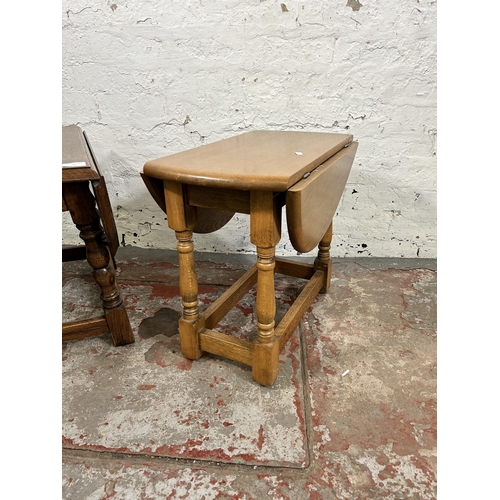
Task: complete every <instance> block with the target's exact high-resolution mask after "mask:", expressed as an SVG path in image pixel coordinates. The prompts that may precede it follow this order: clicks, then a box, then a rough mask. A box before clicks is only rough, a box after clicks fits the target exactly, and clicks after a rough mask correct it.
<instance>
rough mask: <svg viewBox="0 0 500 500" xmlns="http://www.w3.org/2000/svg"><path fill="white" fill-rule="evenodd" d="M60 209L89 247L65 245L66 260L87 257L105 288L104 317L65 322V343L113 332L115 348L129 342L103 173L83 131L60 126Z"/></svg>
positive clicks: (114, 236) (116, 241) (111, 215)
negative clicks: (65, 213) (67, 216)
mask: <svg viewBox="0 0 500 500" xmlns="http://www.w3.org/2000/svg"><path fill="white" fill-rule="evenodd" d="M62 210H63V212H65V211H68V210H69V212H70V215H71V219H72V220H73V222H74V223H75V225H76V227H77V228H78V229H79V230H80V238H81V239H82V240H83V241H84V243H85V245H76V246H69V245H66V246H63V254H62V260H63V262H68V261H72V260H83V259H87V261H88V263H89V264H90V266H91V267H92V269H93V276H94V279H95V281H96V283H97V284H98V285H99V287H100V290H101V300H102V305H103V309H104V315H103V316H102V317H98V318H92V319H83V320H77V321H71V322H67V323H63V325H62V339H63V341H68V340H75V339H81V338H84V337H91V336H94V335H101V334H103V333H107V332H110V333H111V336H112V337H113V343H114V345H115V346H119V345H125V344H131V343H132V342H134V335H133V333H132V328H131V327H130V322H129V319H128V315H127V311H126V310H125V306H124V305H123V299H122V297H121V295H120V291H119V289H118V285H117V282H116V268H115V255H116V250H117V248H118V235H117V233H116V225H115V220H114V218H113V212H112V209H111V204H110V202H109V196H108V191H107V189H106V183H105V180H104V177H103V176H102V175H101V173H100V172H99V167H98V164H97V161H96V159H95V156H94V154H93V152H92V149H91V147H90V143H89V141H88V139H87V136H86V134H85V132H83V131H82V130H81V129H80V128H79V127H78V126H76V125H69V126H67V127H63V128H62Z"/></svg>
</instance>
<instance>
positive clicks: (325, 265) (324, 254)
mask: <svg viewBox="0 0 500 500" xmlns="http://www.w3.org/2000/svg"><path fill="white" fill-rule="evenodd" d="M332 229H333V222H332V223H330V225H329V226H328V229H327V230H326V233H325V235H324V236H323V238H322V239H321V241H320V242H319V245H318V256H317V257H316V260H315V262H314V269H315V270H318V269H320V270H322V271H324V273H325V281H324V284H323V286H322V287H321V290H320V291H319V293H326V292H328V290H329V288H330V281H331V279H332V259H331V258H330V247H331V243H332Z"/></svg>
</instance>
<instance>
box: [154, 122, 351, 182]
mask: <svg viewBox="0 0 500 500" xmlns="http://www.w3.org/2000/svg"><path fill="white" fill-rule="evenodd" d="M351 141H352V135H349V134H330V133H320V132H295V131H293V132H289V131H261V130H259V131H253V132H247V133H245V134H241V135H237V136H235V137H231V138H229V139H225V140H222V141H217V142H214V143H211V144H206V145H203V146H199V147H197V148H194V149H190V150H188V151H184V152H181V153H175V154H173V155H169V156H165V157H163V158H158V159H155V160H151V161H148V162H147V163H146V164H145V165H144V173H145V174H146V175H149V176H151V177H155V178H158V179H167V180H170V181H174V182H181V183H185V184H192V185H199V186H213V187H219V188H228V189H243V190H264V191H286V190H287V189H288V188H289V187H290V186H292V185H293V184H295V183H296V182H297V181H299V180H300V179H301V177H302V176H303V175H304V174H305V173H306V172H310V171H311V170H314V169H315V168H316V167H317V166H319V165H320V164H321V163H323V162H324V161H325V160H327V159H328V158H330V157H331V156H332V155H334V154H335V153H337V152H338V151H340V150H341V149H342V148H343V147H344V146H345V145H346V144H349V143H350V142H351ZM297 153H301V154H297Z"/></svg>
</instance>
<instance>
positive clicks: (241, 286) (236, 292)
mask: <svg viewBox="0 0 500 500" xmlns="http://www.w3.org/2000/svg"><path fill="white" fill-rule="evenodd" d="M256 282H257V266H256V265H253V266H252V267H251V268H250V269H249V270H248V271H247V272H246V273H245V274H244V275H243V276H241V277H240V278H239V279H238V280H236V281H235V282H234V283H233V284H232V285H231V287H229V288H228V289H227V290H226V291H225V292H224V293H223V294H222V295H221V296H220V297H219V298H218V299H217V300H216V301H215V302H213V303H212V304H211V305H210V306H209V307H208V308H207V309H206V310H205V313H204V316H205V325H206V327H207V328H213V327H214V326H215V325H217V324H218V323H219V322H220V321H221V320H222V318H224V316H226V314H227V313H228V312H229V311H230V310H231V309H232V308H233V307H234V306H235V305H236V304H237V303H238V302H239V301H240V300H241V299H242V298H243V296H244V295H245V294H246V293H247V292H248V291H249V290H250V288H252V286H254V285H255V283H256Z"/></svg>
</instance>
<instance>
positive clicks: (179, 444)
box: [62, 249, 437, 500]
mask: <svg viewBox="0 0 500 500" xmlns="http://www.w3.org/2000/svg"><path fill="white" fill-rule="evenodd" d="M158 257H159V254H158V253H155V252H150V251H147V250H141V249H120V251H119V253H118V265H119V267H120V271H119V273H118V280H119V286H120V289H121V291H122V295H123V297H124V301H125V305H126V307H127V310H128V313H129V316H130V320H131V323H132V327H133V331H134V334H135V336H136V342H135V344H132V345H129V346H125V347H114V346H113V345H112V341H111V337H110V336H109V335H107V334H105V335H102V336H100V337H94V338H89V339H83V340H79V341H74V342H70V343H66V344H63V375H62V381H63V415H62V421H63V498H65V499H80V498H86V499H87V498H92V499H105V498H110V497H113V498H121V499H124V500H125V499H129V498H130V499H132V498H145V499H160V498H161V499H164V498H190V499H191V498H194V499H200V500H201V499H202V498H204V499H205V500H206V499H210V498H234V499H260V498H277V499H279V498H283V499H297V500H299V499H300V500H302V499H312V500H314V499H330V498H331V499H349V500H351V499H358V498H359V499H365V498H389V499H434V498H436V490H437V484H436V429H437V423H436V406H437V398H436V376H437V373H436V367H437V364H436V272H435V267H433V265H432V261H429V262H427V261H410V262H408V261H404V262H403V261H400V262H397V261H396V262H394V261H391V262H390V265H384V262H383V261H380V260H376V259H366V258H365V259H358V260H354V259H351V260H341V259H339V260H335V261H334V263H333V279H332V284H331V288H330V291H329V292H328V293H327V294H325V295H320V296H318V298H317V299H316V300H315V301H314V302H313V304H312V307H311V308H310V309H309V310H308V311H307V312H306V314H305V315H304V318H303V320H302V322H301V324H300V326H299V328H298V329H297V330H296V332H295V333H294V334H293V336H292V338H291V340H290V342H289V343H288V345H287V346H286V348H285V350H284V352H283V353H282V354H281V358H280V374H279V376H278V380H277V383H276V384H275V385H274V386H273V387H271V388H265V387H261V386H258V385H257V384H255V383H254V382H253V381H252V377H251V371H250V369H249V368H248V367H246V366H243V365H240V364H238V363H233V362H230V361H228V360H225V359H219V358H217V357H215V356H211V355H204V356H203V357H202V358H201V359H200V360H197V361H194V362H193V361H190V360H187V359H185V358H184V357H183V356H182V355H181V353H180V346H179V337H178V333H177V330H176V322H177V319H178V317H179V315H180V310H181V303H180V299H179V297H178V283H177V268H176V256H175V253H168V252H166V253H165V252H164V253H162V254H161V259H159V258H158ZM247 260H248V259H247ZM381 262H382V263H381ZM412 262H413V263H414V265H413V266H412V265H411V264H412ZM426 262H427V263H426ZM386 263H387V261H386ZM247 264H248V262H246V260H245V259H241V260H238V259H237V258H235V259H226V261H224V259H223V258H221V257H220V256H217V257H214V256H210V255H206V256H197V271H198V277H199V281H200V302H201V308H202V309H203V308H204V307H206V306H207V305H208V304H209V303H210V302H211V301H212V300H213V298H214V297H216V296H218V295H219V294H220V293H222V291H223V290H224V289H225V287H227V286H228V285H230V284H231V283H233V282H234V280H236V279H237V278H238V277H239V276H240V275H241V274H242V273H243V271H244V269H245V267H246V266H247ZM427 264H429V265H427ZM302 284H303V282H302V281H301V280H294V279H293V278H281V277H277V297H278V306H279V307H278V310H279V312H278V316H279V315H282V314H284V311H285V310H286V309H287V308H288V307H289V305H290V303H291V302H292V301H293V299H294V297H296V295H297V294H298V292H299V291H300V288H301V286H302ZM254 302H255V295H254V293H250V294H248V295H247V296H246V297H245V298H244V299H243V300H242V301H241V302H240V304H238V306H237V307H236V308H235V309H234V310H233V311H232V312H231V314H230V315H228V317H227V318H226V319H225V320H224V321H223V322H221V324H220V325H218V328H219V329H221V330H222V331H225V332H226V333H231V334H237V335H240V336H242V337H245V338H251V336H252V335H253V332H254V329H255V323H254V319H253V308H254ZM99 308H100V304H99V297H98V293H96V291H95V289H94V287H93V283H92V276H91V273H90V271H88V270H87V269H86V267H85V263H66V264H64V265H63V316H64V320H69V319H77V318H78V317H80V316H79V315H81V314H87V315H89V317H90V316H93V315H96V314H98V313H99ZM235 324H237V325H238V328H235Z"/></svg>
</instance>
